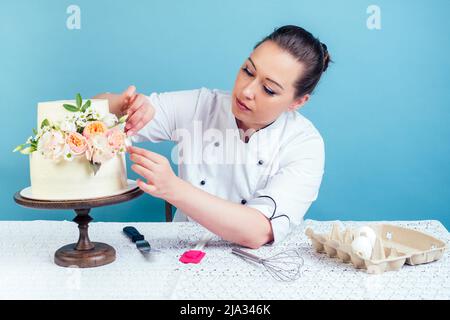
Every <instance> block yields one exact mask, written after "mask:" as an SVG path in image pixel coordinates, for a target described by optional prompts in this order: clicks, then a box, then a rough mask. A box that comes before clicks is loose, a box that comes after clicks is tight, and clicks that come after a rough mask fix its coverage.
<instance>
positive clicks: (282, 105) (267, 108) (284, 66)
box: [232, 41, 309, 130]
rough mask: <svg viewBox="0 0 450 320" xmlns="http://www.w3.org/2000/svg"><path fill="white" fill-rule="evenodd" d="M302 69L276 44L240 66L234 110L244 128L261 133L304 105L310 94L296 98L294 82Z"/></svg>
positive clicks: (260, 48) (256, 52)
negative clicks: (284, 115) (262, 129)
mask: <svg viewBox="0 0 450 320" xmlns="http://www.w3.org/2000/svg"><path fill="white" fill-rule="evenodd" d="M302 69H303V68H302V64H301V63H300V62H298V61H297V60H295V58H294V57H292V56H291V54H289V53H288V52H286V51H284V50H282V49H281V48H280V47H278V45H277V44H275V43H274V42H272V41H265V42H264V43H262V44H261V45H260V46H258V47H257V48H256V49H255V50H254V51H253V52H252V54H251V55H250V57H249V58H247V60H245V62H244V64H243V65H242V66H241V69H240V70H239V72H238V75H237V77H236V82H235V84H234V88H233V93H232V111H233V114H234V116H235V117H236V119H237V120H238V122H239V124H240V125H241V126H242V129H244V130H247V129H250V128H251V129H255V130H258V129H260V128H262V127H265V126H266V125H268V124H270V123H271V122H273V121H275V120H276V119H277V118H278V117H279V116H280V114H282V113H283V112H285V111H293V110H296V109H297V108H299V107H301V106H302V105H304V104H305V103H306V101H307V100H308V99H309V95H304V96H303V97H300V98H297V99H294V94H295V88H294V83H295V81H296V80H297V79H298V77H299V76H301V74H302ZM241 103H242V104H244V105H245V107H244V106H243V105H242V104H241Z"/></svg>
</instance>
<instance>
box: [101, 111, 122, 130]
mask: <svg viewBox="0 0 450 320" xmlns="http://www.w3.org/2000/svg"><path fill="white" fill-rule="evenodd" d="M101 120H102V121H103V122H104V123H105V124H106V126H107V127H108V128H111V127H113V126H115V125H116V123H117V122H119V119H117V117H116V115H115V114H112V113H110V114H107V115H106V116H105V117H103V118H101Z"/></svg>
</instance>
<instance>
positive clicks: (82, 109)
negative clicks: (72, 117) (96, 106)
mask: <svg viewBox="0 0 450 320" xmlns="http://www.w3.org/2000/svg"><path fill="white" fill-rule="evenodd" d="M90 106H91V100H88V101H86V103H85V104H84V105H83V106H82V107H81V112H85V111H86V109H87V108H89V107H90Z"/></svg>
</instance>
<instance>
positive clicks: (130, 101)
mask: <svg viewBox="0 0 450 320" xmlns="http://www.w3.org/2000/svg"><path fill="white" fill-rule="evenodd" d="M122 99H123V100H122V101H123V104H122V106H123V107H122V113H123V114H127V115H128V118H127V121H126V124H125V132H126V134H127V135H128V136H132V135H133V134H135V133H136V132H138V131H139V130H141V129H142V128H143V127H144V126H145V125H146V124H147V123H149V122H150V120H152V119H153V116H154V114H155V109H154V108H153V106H152V105H151V104H150V101H149V100H148V98H147V97H146V96H145V95H143V94H138V93H136V87H135V86H129V87H128V89H127V90H125V91H124V92H123V93H122Z"/></svg>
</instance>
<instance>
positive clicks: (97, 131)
mask: <svg viewBox="0 0 450 320" xmlns="http://www.w3.org/2000/svg"><path fill="white" fill-rule="evenodd" d="M107 131H108V128H107V127H106V125H105V124H104V123H103V122H101V121H92V122H89V123H88V125H86V127H84V129H83V136H85V137H86V138H88V139H89V138H90V137H91V136H93V135H106V132H107Z"/></svg>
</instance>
